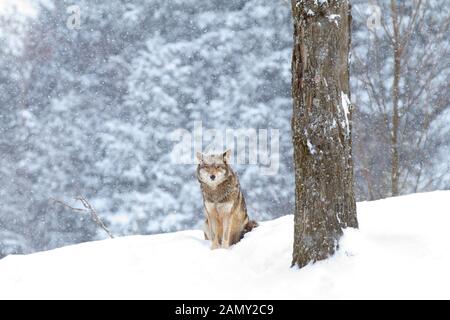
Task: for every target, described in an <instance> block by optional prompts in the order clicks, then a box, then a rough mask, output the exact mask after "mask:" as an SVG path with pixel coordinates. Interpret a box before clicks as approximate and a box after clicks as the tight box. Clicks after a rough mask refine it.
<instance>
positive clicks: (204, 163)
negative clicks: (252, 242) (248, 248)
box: [197, 150, 257, 249]
mask: <svg viewBox="0 0 450 320" xmlns="http://www.w3.org/2000/svg"><path fill="white" fill-rule="evenodd" d="M230 157H231V150H227V151H225V152H224V153H222V154H215V155H205V154H202V153H199V152H198V153H197V159H198V160H199V165H198V167H197V178H198V181H199V182H200V187H201V190H202V194H203V207H204V208H205V214H206V221H205V224H204V228H203V230H204V232H205V238H206V239H207V240H211V241H212V244H211V249H216V248H221V247H222V248H228V247H229V246H231V245H233V244H235V243H237V242H238V241H239V240H241V238H242V237H243V236H244V234H245V233H246V232H249V231H251V230H252V229H253V228H254V227H256V226H257V223H256V222H255V221H251V220H250V219H249V218H248V215H247V207H246V205H245V200H244V195H243V194H242V192H241V188H240V186H239V181H238V178H237V175H236V173H234V171H233V170H232V169H231V167H230V165H229V162H230Z"/></svg>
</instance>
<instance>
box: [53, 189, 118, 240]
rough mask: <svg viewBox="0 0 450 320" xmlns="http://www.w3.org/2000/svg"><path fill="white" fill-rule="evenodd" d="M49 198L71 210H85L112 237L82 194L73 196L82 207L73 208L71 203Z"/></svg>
mask: <svg viewBox="0 0 450 320" xmlns="http://www.w3.org/2000/svg"><path fill="white" fill-rule="evenodd" d="M50 200H52V201H53V202H55V203H59V204H60V205H62V206H64V207H66V208H69V209H70V210H72V211H77V212H87V213H89V214H90V215H91V217H92V220H94V222H95V223H96V224H97V225H98V226H99V227H100V228H102V229H103V230H104V231H105V232H106V233H107V234H108V236H109V237H110V238H111V239H114V236H113V234H112V233H111V231H109V229H108V228H107V227H106V226H105V224H104V223H103V221H102V219H100V217H99V215H98V213H97V211H96V210H95V209H94V207H93V206H92V205H91V204H90V203H89V201H87V200H86V198H85V197H83V196H78V197H76V198H75V200H78V201H80V202H81V204H82V205H83V207H84V209H83V208H75V207H72V206H71V205H69V204H67V203H65V202H64V201H61V200H57V199H54V198H51V199H50Z"/></svg>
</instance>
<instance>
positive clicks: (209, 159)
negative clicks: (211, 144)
mask: <svg viewBox="0 0 450 320" xmlns="http://www.w3.org/2000/svg"><path fill="white" fill-rule="evenodd" d="M230 158H231V150H229V149H228V150H227V151H225V152H223V153H220V154H208V155H206V154H203V153H200V152H197V159H198V161H199V164H198V168H197V175H198V179H199V180H200V181H201V182H203V183H205V184H207V185H209V186H211V187H215V186H218V185H219V184H221V183H222V182H223V181H224V180H226V179H227V178H228V176H229V175H230V171H231V169H230V166H229V162H230Z"/></svg>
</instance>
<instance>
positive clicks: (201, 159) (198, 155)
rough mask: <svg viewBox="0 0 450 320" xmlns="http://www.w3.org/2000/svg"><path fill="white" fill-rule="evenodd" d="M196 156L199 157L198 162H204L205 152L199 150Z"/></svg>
mask: <svg viewBox="0 0 450 320" xmlns="http://www.w3.org/2000/svg"><path fill="white" fill-rule="evenodd" d="M195 156H196V157H197V160H198V162H200V163H202V162H203V153H201V152H198V151H197V153H196V154H195Z"/></svg>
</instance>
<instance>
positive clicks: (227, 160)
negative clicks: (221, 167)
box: [222, 149, 231, 163]
mask: <svg viewBox="0 0 450 320" xmlns="http://www.w3.org/2000/svg"><path fill="white" fill-rule="evenodd" d="M222 156H223V162H225V163H230V160H231V149H228V150H227V151H225V152H224V153H223V155H222Z"/></svg>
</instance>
